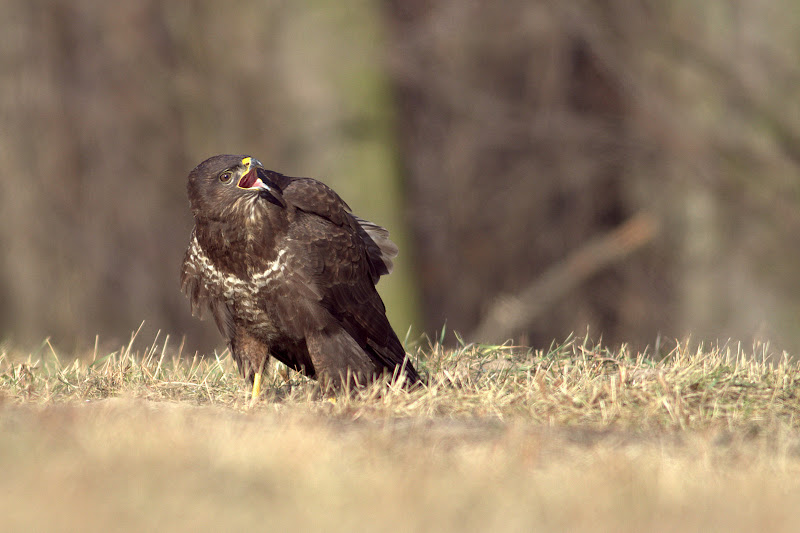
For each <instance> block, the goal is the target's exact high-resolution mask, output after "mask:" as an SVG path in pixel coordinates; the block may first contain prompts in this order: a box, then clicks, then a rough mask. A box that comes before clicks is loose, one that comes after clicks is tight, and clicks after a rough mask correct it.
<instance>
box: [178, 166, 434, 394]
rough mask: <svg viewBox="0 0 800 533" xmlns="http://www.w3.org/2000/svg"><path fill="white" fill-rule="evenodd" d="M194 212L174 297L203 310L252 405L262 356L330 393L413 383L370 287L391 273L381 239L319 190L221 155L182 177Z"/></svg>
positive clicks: (387, 244)
mask: <svg viewBox="0 0 800 533" xmlns="http://www.w3.org/2000/svg"><path fill="white" fill-rule="evenodd" d="M188 192H189V201H190V203H191V207H192V213H193V214H194V221H195V227H194V229H193V230H192V235H191V239H190V242H189V248H188V249H187V250H186V256H185V258H184V261H183V270H182V272H181V288H182V289H183V292H184V293H185V294H186V296H187V297H188V298H189V300H190V301H191V305H192V314H194V315H202V313H203V311H204V310H205V309H208V310H210V311H211V314H212V316H213V317H214V320H215V321H216V323H217V327H218V328H219V330H220V332H221V333H222V334H223V335H224V336H225V338H226V339H227V340H228V345H229V347H230V350H231V354H232V355H233V359H234V360H235V361H236V364H237V366H238V368H239V371H240V372H241V374H242V376H243V377H245V379H247V380H248V381H250V382H251V383H253V395H252V399H253V401H255V400H256V398H258V394H259V392H260V387H261V374H262V372H263V369H264V365H265V363H266V361H267V359H268V358H269V356H270V355H271V356H273V357H275V359H277V360H279V361H281V362H282V363H284V364H285V365H287V366H288V367H290V368H293V369H294V370H297V371H299V372H302V373H303V374H305V375H306V376H309V377H311V378H315V379H320V378H322V379H325V380H326V381H330V382H331V383H332V384H333V385H335V386H340V385H341V384H342V383H344V382H350V383H351V384H364V383H366V382H368V381H370V380H372V379H374V378H375V377H376V376H378V375H380V374H383V373H384V372H389V373H390V374H391V373H394V374H397V375H402V376H403V377H404V380H405V383H406V384H413V383H417V382H418V381H419V375H418V374H417V372H416V370H414V368H413V366H412V365H411V363H410V362H409V361H408V360H407V358H406V353H405V350H404V349H403V346H402V344H401V343H400V341H399V340H398V338H397V335H395V333H394V331H393V330H392V327H391V325H390V324H389V321H388V320H387V319H386V310H385V308H384V305H383V301H381V298H380V296H379V295H378V292H377V291H376V290H375V284H376V283H377V282H378V279H379V278H380V276H382V275H384V274H388V273H389V272H390V271H391V270H392V257H394V256H396V255H397V247H396V246H395V245H394V243H392V242H391V241H390V240H389V236H388V232H387V231H386V230H385V229H384V228H382V227H380V226H378V225H376V224H373V223H371V222H368V221H366V220H363V219H360V218H358V217H357V216H355V215H353V214H351V213H350V208H349V207H348V206H347V204H346V203H345V202H344V201H343V200H342V199H341V198H339V196H338V195H337V194H336V193H335V192H334V191H333V190H332V189H330V188H329V187H327V186H326V185H324V184H323V183H321V182H319V181H317V180H314V179H311V178H292V177H289V176H284V175H283V174H280V173H278V172H273V171H271V170H266V169H265V168H264V167H263V166H262V165H261V163H260V162H259V161H258V160H257V159H255V158H252V157H247V156H240V155H218V156H214V157H211V158H209V159H206V160H205V161H203V162H202V163H200V164H199V165H198V166H197V167H196V168H195V169H194V170H192V171H191V173H190V174H189V184H188Z"/></svg>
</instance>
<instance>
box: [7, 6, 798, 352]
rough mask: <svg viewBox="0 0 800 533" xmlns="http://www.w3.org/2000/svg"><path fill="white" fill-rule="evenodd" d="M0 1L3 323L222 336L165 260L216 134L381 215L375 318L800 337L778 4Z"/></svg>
mask: <svg viewBox="0 0 800 533" xmlns="http://www.w3.org/2000/svg"><path fill="white" fill-rule="evenodd" d="M2 5H3V14H4V16H3V17H2V19H0V25H2V34H1V35H2V36H1V37H0V43H2V46H0V65H2V76H3V80H2V81H3V83H2V84H0V113H2V124H3V127H2V129H0V168H2V169H3V176H2V179H0V214H2V221H3V223H2V224H0V245H1V248H0V249H2V252H0V302H2V305H0V338H2V339H5V340H6V342H11V343H14V344H15V345H22V346H25V345H30V346H33V345H35V344H37V343H39V342H40V341H41V340H42V339H43V338H44V337H47V336H50V337H52V339H53V342H54V343H55V344H56V345H60V346H62V347H64V348H65V349H72V348H74V347H82V346H86V345H90V344H92V343H93V341H94V338H95V335H99V336H100V338H101V341H102V340H105V341H108V342H116V341H117V340H118V339H123V338H126V337H127V336H128V334H129V332H130V331H131V330H133V329H136V328H137V327H138V325H139V323H140V322H141V321H142V320H145V330H149V331H151V332H152V333H153V334H154V333H155V331H156V330H157V329H160V330H162V331H164V332H167V333H170V334H171V335H172V336H173V338H176V337H177V338H181V337H183V336H185V337H186V347H187V349H188V350H189V351H194V350H201V351H203V352H207V351H209V350H211V349H213V348H215V347H219V346H221V342H220V341H221V339H220V337H219V335H218V334H217V332H216V330H215V327H214V326H213V324H212V323H200V322H197V321H196V320H194V319H193V318H192V317H191V316H190V314H189V308H188V305H187V303H186V302H185V301H184V298H183V296H182V295H181V294H180V292H179V290H178V282H177V278H178V269H179V265H180V262H181V259H182V255H183V251H184V249H185V246H186V243H187V239H188V234H189V230H190V228H191V218H190V214H189V210H188V202H187V200H186V196H185V179H186V175H187V174H188V172H189V170H190V169H191V168H192V167H193V166H194V165H196V164H197V163H199V162H200V161H201V160H203V159H205V158H206V157H208V156H210V155H213V154H217V153H225V152H229V153H230V152H232V153H248V154H251V155H254V156H256V157H258V158H259V159H261V160H262V161H264V162H265V164H267V166H269V167H271V168H274V169H275V170H279V171H282V172H284V173H287V174H290V175H303V176H313V177H316V178H319V179H322V180H323V181H325V182H326V183H328V184H330V185H331V186H333V187H334V188H335V189H336V190H337V191H338V192H339V193H340V194H341V195H342V196H343V197H344V198H345V199H346V200H347V201H348V203H349V204H350V205H351V207H353V209H354V211H355V212H356V213H358V214H360V215H362V216H364V217H365V218H368V219H370V220H373V221H375V222H377V223H379V224H381V225H384V226H386V227H387V228H389V229H390V231H391V232H392V236H393V238H394V239H395V240H396V241H397V242H398V244H399V245H400V247H401V256H400V260H399V261H398V263H397V268H396V270H395V273H394V274H393V275H392V276H390V277H389V278H385V279H384V281H382V282H381V284H380V285H379V289H380V290H381V292H382V294H383V295H384V297H385V299H386V303H387V307H388V309H389V315H390V319H391V320H392V323H393V324H394V326H395V329H396V330H397V331H398V333H399V335H400V337H401V338H402V337H403V336H404V334H405V332H406V331H407V330H408V328H409V327H410V326H411V327H412V331H413V332H414V333H415V334H416V333H419V332H428V333H433V332H435V331H437V330H440V329H441V328H442V326H443V325H444V324H445V322H446V323H447V328H448V330H451V331H452V330H455V331H459V332H461V333H462V334H463V335H464V336H465V337H466V338H467V339H468V340H475V341H483V340H497V339H499V340H502V339H504V338H512V337H513V338H514V339H515V340H516V341H520V342H528V343H531V344H533V345H534V346H546V345H548V344H549V343H550V341H551V340H552V339H554V338H564V337H565V336H566V335H568V334H569V333H570V332H573V331H575V332H579V333H582V332H584V331H586V328H587V327H588V328H589V331H590V332H591V333H592V335H594V336H597V337H599V336H600V335H602V336H603V338H604V340H605V341H606V342H608V343H612V344H614V343H620V342H627V343H630V344H632V345H634V346H638V347H643V346H645V345H647V344H650V345H652V344H653V343H654V342H655V340H656V338H657V337H658V336H659V335H660V336H663V337H666V338H671V337H683V336H685V335H689V334H691V335H692V336H693V338H694V339H695V340H704V339H708V340H712V341H717V340H720V341H725V340H727V339H728V338H734V339H741V340H743V341H745V342H750V341H753V340H771V341H772V343H773V346H775V347H777V348H782V349H788V350H790V351H793V352H794V353H797V352H798V350H800V331H799V330H798V327H797V326H796V323H797V317H798V316H800V315H799V313H800V290H798V288H797V283H796V277H797V274H796V273H797V272H798V271H800V246H799V245H800V204H799V202H800V98H799V97H800V94H798V92H800V89H799V88H800V83H799V82H800V7H798V4H797V3H796V2H794V1H792V0H770V1H766V0H740V1H721V0H710V1H707V2H694V1H688V0H661V1H653V0H608V1H604V2H600V1H575V2H561V1H558V0H549V1H546V0H508V1H506V2H498V3H489V2H478V1H470V0H440V1H426V0H384V1H369V0H343V1H340V2H330V1H324V0H312V1H309V2H303V3H299V2H295V3H290V2H280V1H259V2H256V1H253V0H234V1H231V2H224V3H223V2H215V1H210V0H205V1H203V0H198V1H192V2H177V1H174V2H163V1H156V0H138V1H136V2H131V1H123V2H116V3H110V2H102V1H100V0H24V1H23V0H3V2H2ZM632 221H636V222H639V223H641V224H640V225H639V226H636V225H635V224H633V225H631V224H632ZM621 228H622V229H625V228H629V229H625V231H627V233H625V231H622V232H621V233H620V231H621ZM636 228H638V230H637V229H636ZM637 231H638V233H637ZM631 232H633V233H631ZM631 235H634V236H635V238H632V237H631ZM146 334H147V333H146Z"/></svg>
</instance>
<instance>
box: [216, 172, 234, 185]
mask: <svg viewBox="0 0 800 533" xmlns="http://www.w3.org/2000/svg"><path fill="white" fill-rule="evenodd" d="M231 177H232V176H231V173H230V172H228V171H227V170H226V171H225V172H223V173H222V174H220V175H219V181H221V182H222V183H228V182H229V181H231Z"/></svg>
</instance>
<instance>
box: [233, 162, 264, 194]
mask: <svg viewBox="0 0 800 533" xmlns="http://www.w3.org/2000/svg"><path fill="white" fill-rule="evenodd" d="M242 166H244V169H245V170H244V173H243V174H242V177H241V178H239V183H237V184H236V186H237V187H239V188H240V189H244V190H246V191H257V190H265V191H271V190H272V189H271V188H270V187H269V186H268V185H267V184H265V183H264V182H263V181H261V178H259V177H258V169H259V168H263V167H262V166H261V161H259V160H258V159H253V158H252V157H245V158H244V159H242Z"/></svg>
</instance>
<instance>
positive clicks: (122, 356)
mask: <svg viewBox="0 0 800 533" xmlns="http://www.w3.org/2000/svg"><path fill="white" fill-rule="evenodd" d="M134 346H135V343H134V342H133V341H132V342H131V344H130V345H128V346H126V347H123V348H121V349H120V350H119V351H117V352H115V353H112V354H109V355H105V356H104V357H98V355H99V354H93V355H90V356H89V359H88V360H83V359H76V360H75V361H72V362H70V363H66V362H64V361H65V359H66V358H65V357H63V356H60V357H59V356H56V354H55V353H53V352H52V351H51V350H49V348H48V346H47V345H45V346H44V347H43V350H42V353H41V354H39V355H35V356H28V355H27V354H26V355H24V356H23V355H21V354H17V353H13V352H9V351H5V352H0V469H1V470H2V472H3V476H1V477H0V491H2V494H4V495H5V496H4V497H3V498H0V513H1V514H2V517H3V522H4V524H6V525H7V527H8V528H9V530H29V529H31V528H34V529H44V528H48V529H61V530H64V529H70V530H88V531H101V530H102V531H105V530H108V529H117V530H118V529H130V530H150V529H155V528H156V527H157V528H159V529H161V530H175V531H181V530H184V531H189V530H193V531H194V530H197V529H206V530H219V529H226V530H231V529H234V528H236V529H239V528H253V527H256V528H257V529H261V527H262V526H264V527H266V526H269V529H276V530H277V529H289V528H290V529H292V530H299V529H314V530H321V529H323V528H324V529H326V530H329V531H339V530H342V531H343V530H362V529H364V528H365V525H366V524H368V525H369V527H368V528H367V529H370V530H383V531H423V530H425V531H428V530H430V531H461V530H467V531H470V530H473V531H478V530H480V531H487V530H502V531H523V530H524V531H531V530H543V531H564V530H569V531H643V530H654V531H692V530H703V531H714V530H723V529H724V530H726V531H730V530H740V531H745V530H755V529H756V528H758V529H766V530H770V531H790V530H793V529H794V527H795V526H796V524H797V521H798V519H800V481H799V480H800V431H798V429H799V428H798V425H799V423H798V421H799V420H800V417H798V415H800V394H799V393H800V365H798V364H797V363H794V362H791V361H790V360H789V359H788V358H784V359H781V360H777V361H768V360H766V359H765V358H764V357H761V356H755V355H753V354H745V353H744V352H743V351H742V350H740V349H738V348H736V347H731V348H727V347H726V348H713V349H699V350H692V351H689V350H687V349H686V348H685V347H684V346H679V347H678V348H676V349H675V350H674V351H673V352H671V353H670V354H668V355H666V356H665V357H664V358H663V359H662V360H660V361H653V360H652V359H651V358H647V357H641V356H638V357H637V356H632V355H630V354H627V353H625V351H624V350H623V351H621V352H610V351H608V350H606V349H604V348H602V347H600V346H593V345H590V344H588V343H586V342H580V341H577V340H574V339H572V340H569V341H567V342H566V343H564V344H563V345H560V346H553V347H551V348H550V349H549V350H547V351H546V352H534V351H528V350H520V349H514V348H510V347H503V346H475V345H469V346H463V347H461V348H459V349H457V350H443V349H442V348H441V347H440V346H439V345H438V344H435V345H434V346H427V347H425V348H424V349H417V350H416V351H415V356H416V358H417V359H418V361H417V362H418V366H419V367H420V368H421V369H422V370H423V371H424V372H425V373H427V374H428V375H429V376H430V382H429V385H428V386H427V387H426V388H423V389H420V390H414V391H410V392H409V391H405V390H403V389H401V388H399V387H396V386H393V385H391V384H382V385H378V386H375V387H372V388H369V389H366V390H363V391H357V392H353V393H352V394H350V395H340V396H338V397H337V398H335V401H331V398H330V397H329V396H327V395H326V394H323V393H322V392H321V391H320V390H319V387H318V386H317V385H316V384H315V383H313V382H309V381H307V380H305V379H303V378H301V377H299V376H297V375H295V374H291V375H289V374H287V373H286V371H285V369H280V368H276V369H273V372H272V374H271V384H270V383H269V382H268V387H267V392H266V394H265V396H264V398H263V401H262V402H261V403H260V404H258V405H257V406H256V407H255V408H254V409H252V410H247V409H246V408H245V407H246V405H247V400H248V398H247V390H246V389H245V387H243V385H242V381H241V379H240V378H239V376H238V374H237V373H236V371H235V368H234V366H233V364H232V362H231V361H230V358H228V357H219V358H209V359H197V360H188V359H185V358H180V357H178V356H177V355H174V356H173V355H171V352H170V348H169V346H168V345H167V343H160V342H154V343H153V344H152V345H151V346H149V347H147V348H146V349H142V350H136V349H135V348H134Z"/></svg>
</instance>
